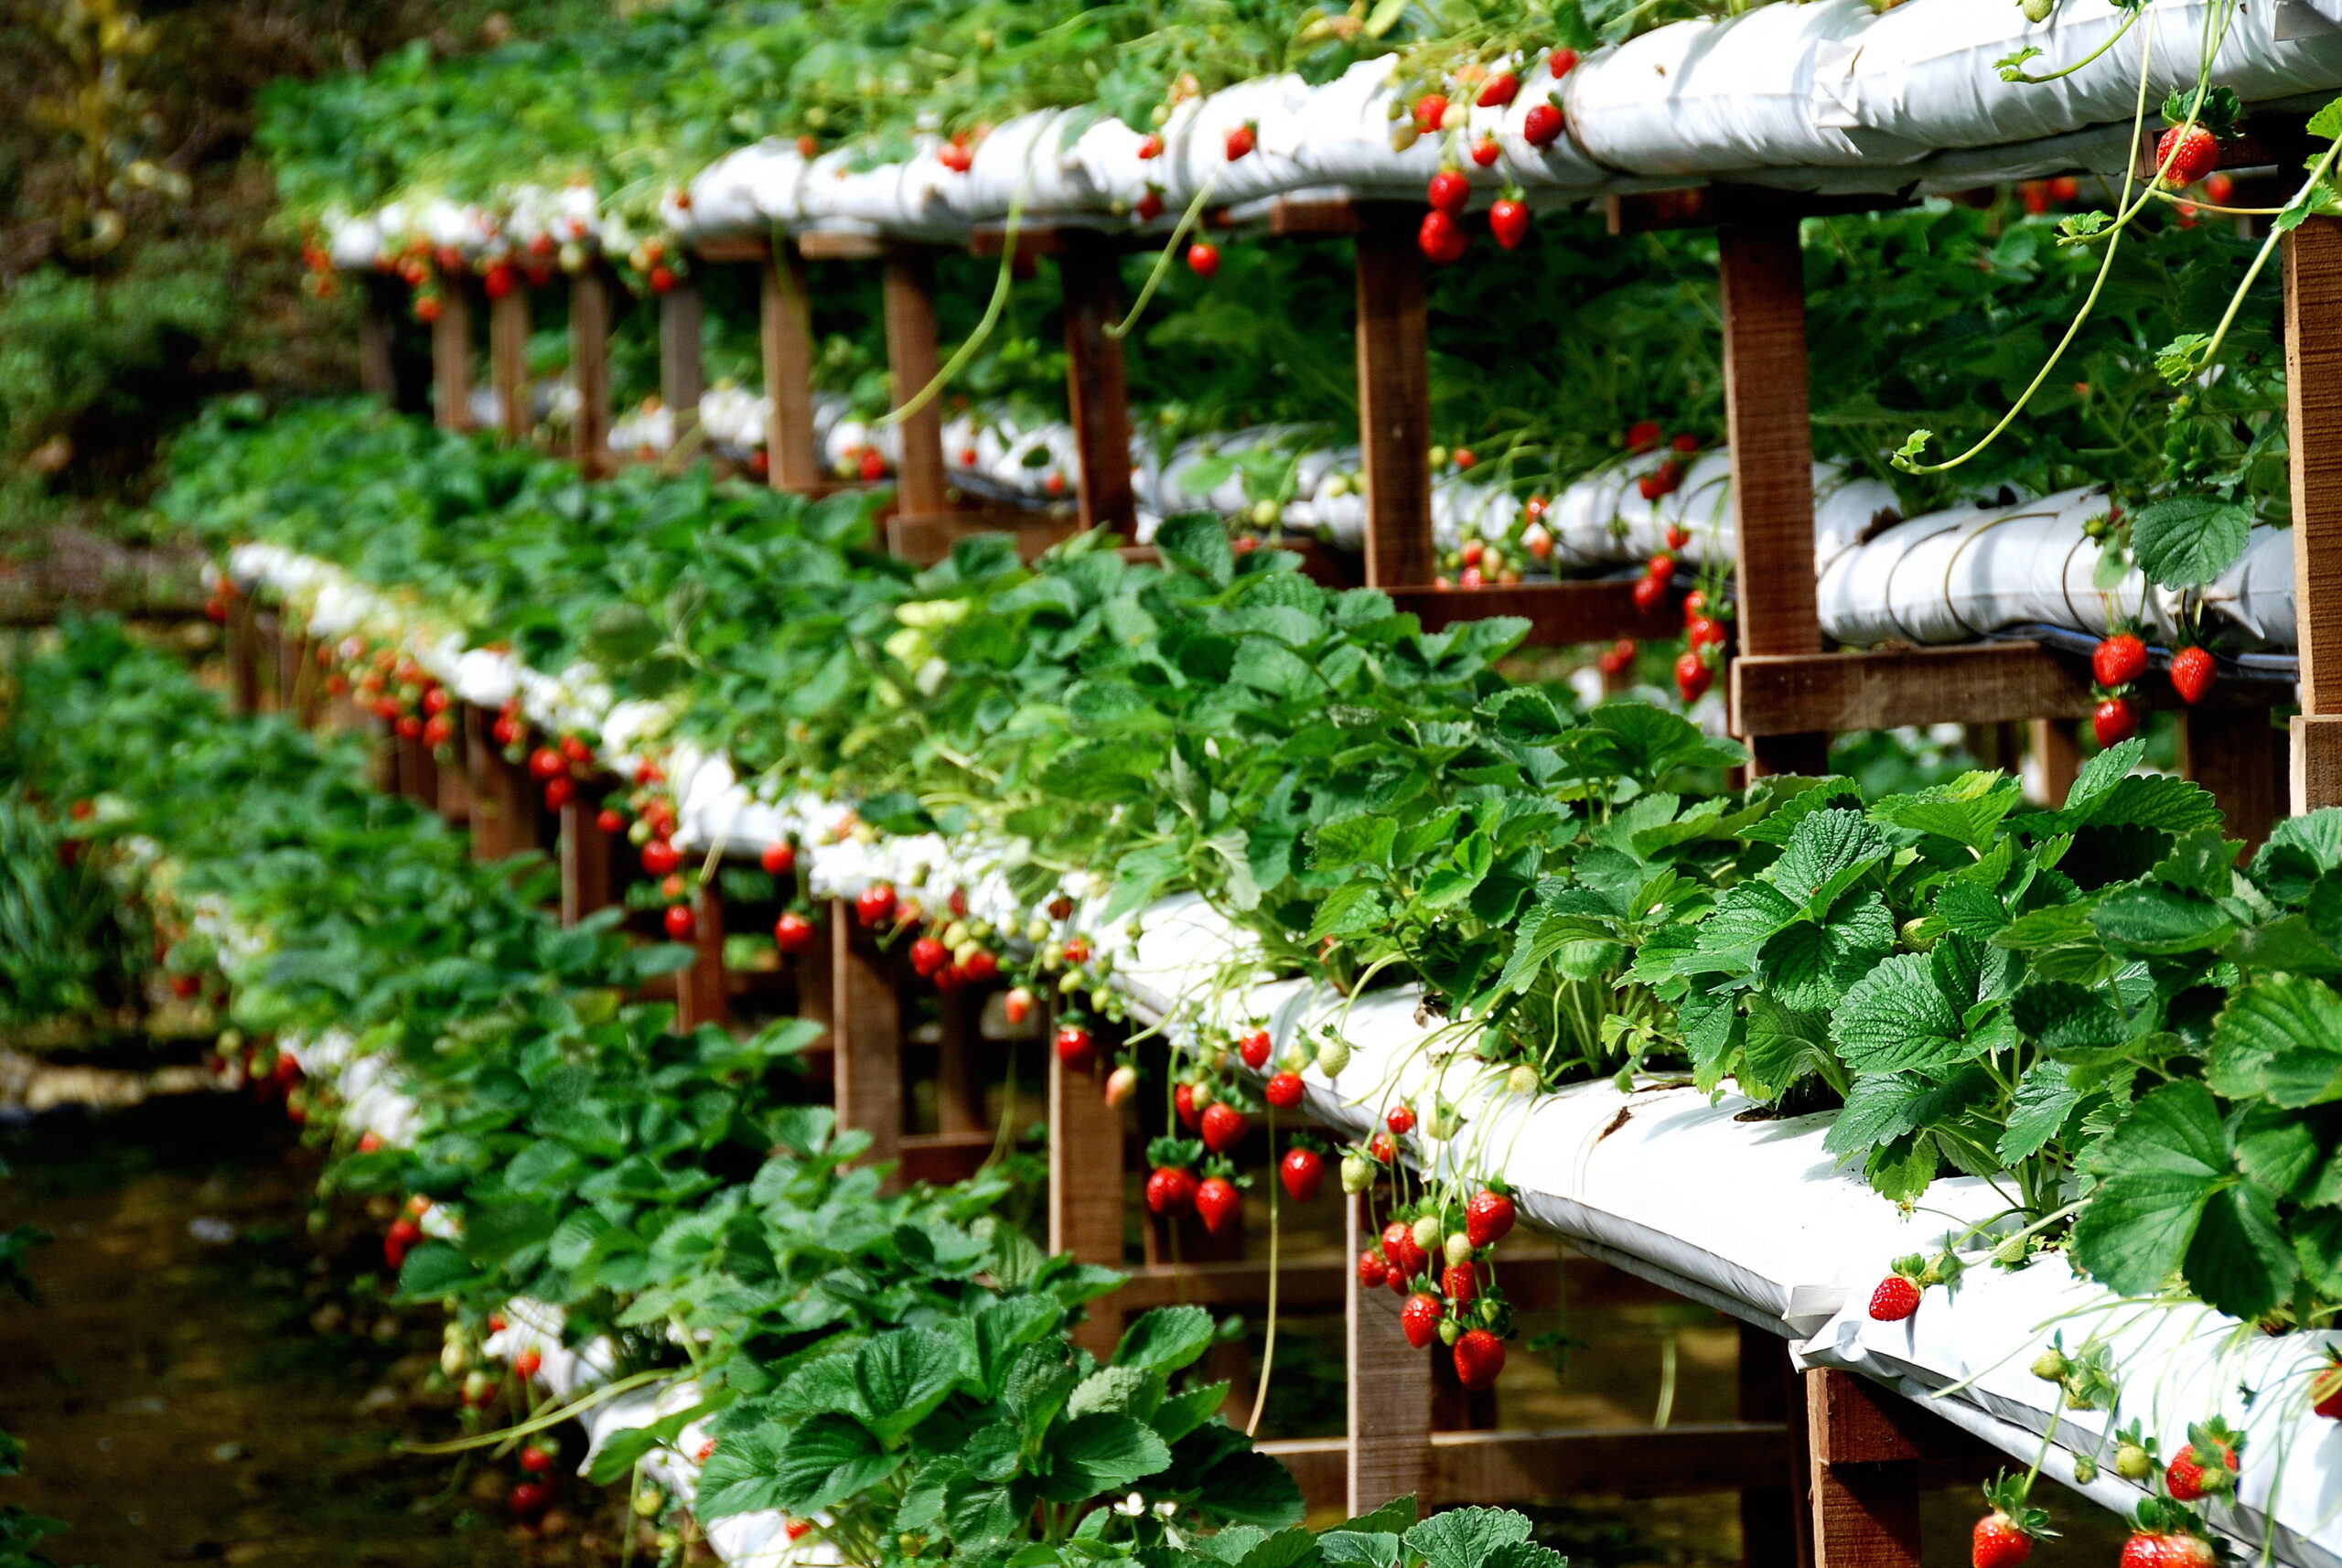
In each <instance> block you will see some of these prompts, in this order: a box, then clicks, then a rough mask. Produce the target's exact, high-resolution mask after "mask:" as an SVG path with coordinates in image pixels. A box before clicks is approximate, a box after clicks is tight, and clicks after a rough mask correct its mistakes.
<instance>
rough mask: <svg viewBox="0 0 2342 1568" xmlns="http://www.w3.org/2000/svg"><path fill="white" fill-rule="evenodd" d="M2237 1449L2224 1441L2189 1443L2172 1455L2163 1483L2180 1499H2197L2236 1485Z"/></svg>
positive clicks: (2194, 1500) (2185, 1501)
mask: <svg viewBox="0 0 2342 1568" xmlns="http://www.w3.org/2000/svg"><path fill="white" fill-rule="evenodd" d="M2236 1469H2237V1458H2236V1450H2235V1449H2233V1448H2231V1447H2229V1445H2228V1444H2225V1443H2215V1442H2206V1443H2191V1444H2188V1445H2187V1446H2186V1447H2185V1448H2183V1449H2181V1450H2180V1451H2179V1452H2178V1453H2177V1454H2175V1455H2173V1456H2172V1461H2171V1463H2170V1464H2169V1465H2167V1466H2165V1468H2164V1473H2163V1483H2164V1486H2165V1488H2166V1489H2168V1490H2169V1491H2170V1493H2171V1495H2172V1496H2173V1497H2175V1498H2178V1499H2179V1500H2180V1501H2181V1502H2183V1503H2192V1502H2196V1501H2197V1500H2199V1499H2201V1498H2206V1497H2208V1496H2212V1495H2214V1494H2217V1493H2221V1492H2226V1491H2228V1490H2229V1489H2230V1488H2231V1487H2234V1486H2235V1484H2236V1480H2235V1477H2236Z"/></svg>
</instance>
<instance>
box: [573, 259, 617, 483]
mask: <svg viewBox="0 0 2342 1568" xmlns="http://www.w3.org/2000/svg"><path fill="white" fill-rule="evenodd" d="M610 289H611V282H610V274H609V272H608V270H607V269H606V268H604V267H603V266H602V265H600V264H599V263H589V264H588V265H587V266H586V267H585V269H584V270H583V271H581V272H578V273H576V274H574V275H572V277H571V278H570V280H569V374H570V379H571V381H572V382H573V384H575V387H576V389H577V423H576V424H575V427H574V428H573V429H572V430H571V432H570V453H571V455H572V456H575V458H576V460H577V466H578V467H580V468H582V469H584V470H585V473H586V474H587V475H588V476H594V477H598V476H599V475H602V474H605V473H607V472H608V471H609V469H610V312H611V300H610Z"/></svg>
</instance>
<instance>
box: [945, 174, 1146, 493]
mask: <svg viewBox="0 0 2342 1568" xmlns="http://www.w3.org/2000/svg"><path fill="white" fill-rule="evenodd" d="M1131 210H1132V211H1133V213H1135V214H1136V215H1137V217H1138V220H1139V221H1140V222H1142V223H1152V222H1154V221H1155V220H1156V219H1158V218H1160V217H1162V216H1163V193H1162V192H1161V191H1159V190H1157V189H1155V187H1153V186H1151V185H1150V186H1148V187H1147V188H1145V189H1144V190H1143V191H1141V192H1139V197H1138V199H1137V200H1136V201H1134V202H1133V203H1132V204H1131ZM969 451H970V453H971V454H972V453H973V452H974V448H973V447H971V448H969ZM968 461H969V463H970V464H971V465H972V464H973V463H974V462H975V458H974V456H970V457H969V458H968Z"/></svg>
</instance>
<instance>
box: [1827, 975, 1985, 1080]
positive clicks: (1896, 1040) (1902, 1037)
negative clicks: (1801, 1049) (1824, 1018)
mask: <svg viewBox="0 0 2342 1568" xmlns="http://www.w3.org/2000/svg"><path fill="white" fill-rule="evenodd" d="M1830 1035H1831V1038H1832V1039H1833V1040H1835V1041H1836V1042H1837V1043H1838V1049H1839V1052H1840V1054H1841V1055H1842V1056H1843V1057H1844V1058H1845V1060H1846V1065H1847V1066H1848V1067H1851V1068H1853V1069H1854V1070H1855V1071H1857V1072H1864V1073H1872V1072H1899V1071H1903V1070H1905V1069H1915V1068H1916V1069H1922V1070H1928V1069H1941V1068H1943V1067H1947V1066H1950V1064H1951V1063H1953V1062H1956V1061H1959V1060H1960V1059H1961V1058H1963V1057H1964V1056H1966V1055H1967V1054H1968V1050H1967V1047H1968V1039H1967V1030H1966V1029H1964V1028H1963V1027H1962V1026H1961V1020H1960V1015H1959V1014H1957V1013H1955V1012H1954V1011H1953V1010H1952V1005H1951V1004H1950V1001H1948V1000H1947V999H1946V998H1945V996H1944V993H1943V992H1942V990H1941V988H1940V987H1939V986H1938V985H1937V984H1936V980H1935V974H1934V972H1933V971H1932V969H1931V968H1930V967H1929V964H1928V955H1927V954H1925V953H1898V954H1896V956H1895V957H1893V958H1890V959H1888V960H1886V961H1885V962H1884V963H1881V964H1880V965H1879V966H1878V967H1877V968H1876V969H1874V970H1872V971H1871V972H1869V973H1868V974H1866V975H1864V976H1863V978H1862V979H1861V980H1859V981H1857V982H1855V983H1854V986H1853V990H1851V991H1849V992H1848V993H1846V1000H1845V1002H1844V1004H1842V1006H1841V1007H1840V1008H1839V1010H1838V1014H1837V1016H1836V1017H1834V1018H1833V1019H1832V1020H1831V1025H1830Z"/></svg>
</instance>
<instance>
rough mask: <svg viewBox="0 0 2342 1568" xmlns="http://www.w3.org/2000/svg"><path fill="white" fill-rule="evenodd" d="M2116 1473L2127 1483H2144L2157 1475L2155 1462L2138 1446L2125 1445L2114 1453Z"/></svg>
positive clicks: (2132, 1444)
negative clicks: (2148, 1478)
mask: <svg viewBox="0 0 2342 1568" xmlns="http://www.w3.org/2000/svg"><path fill="white" fill-rule="evenodd" d="M2114 1473H2115V1474H2116V1475H2118V1476H2120V1477H2122V1478H2123V1479H2124V1480H2126V1481H2143V1480H2145V1479H2146V1478H2147V1477H2149V1476H2152V1475H2154V1473H2155V1462H2154V1460H2153V1459H2150V1458H2148V1457H2147V1451H2146V1450H2145V1449H2143V1448H2142V1447H2140V1446H2139V1445H2138V1444H2135V1443H2125V1444H2122V1446H2121V1447H2119V1448H2117V1449H2116V1450H2115V1451H2114Z"/></svg>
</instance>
